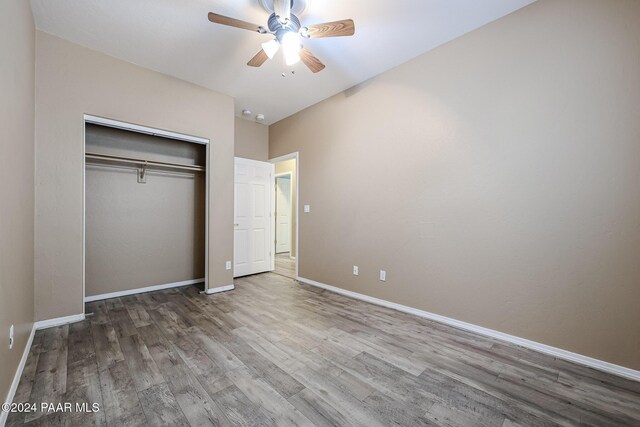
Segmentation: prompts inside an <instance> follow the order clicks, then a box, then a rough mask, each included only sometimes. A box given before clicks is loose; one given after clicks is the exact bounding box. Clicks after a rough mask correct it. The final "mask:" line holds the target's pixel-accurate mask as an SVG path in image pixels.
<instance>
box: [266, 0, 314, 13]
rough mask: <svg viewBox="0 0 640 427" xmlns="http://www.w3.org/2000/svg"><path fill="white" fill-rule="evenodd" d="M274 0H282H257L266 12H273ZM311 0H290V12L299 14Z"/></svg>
mask: <svg viewBox="0 0 640 427" xmlns="http://www.w3.org/2000/svg"><path fill="white" fill-rule="evenodd" d="M275 1H282V0H259V2H260V5H261V6H262V7H263V8H264V10H266V11H267V12H268V13H273V12H274V11H275V8H274V7H273V3H274V2H275ZM310 3H311V0H291V13H293V14H295V15H298V16H300V15H301V14H302V13H303V12H304V11H305V10H307V8H308V7H309V4H310Z"/></svg>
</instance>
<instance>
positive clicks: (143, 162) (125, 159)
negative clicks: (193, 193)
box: [84, 153, 206, 172]
mask: <svg viewBox="0 0 640 427" xmlns="http://www.w3.org/2000/svg"><path fill="white" fill-rule="evenodd" d="M84 156H85V158H87V159H94V160H109V161H114V162H121V163H130V164H135V165H139V166H158V167H164V168H173V169H181V170H189V171H194V172H205V171H206V168H205V167H203V166H196V165H183V164H180V163H169V162H156V161H153V160H142V159H135V158H132V157H122V156H111V155H108V154H97V153H85V155H84Z"/></svg>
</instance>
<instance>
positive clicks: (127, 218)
mask: <svg viewBox="0 0 640 427" xmlns="http://www.w3.org/2000/svg"><path fill="white" fill-rule="evenodd" d="M85 135H86V136H85V139H86V150H87V152H94V153H102V154H110V155H121V156H126V157H134V158H139V159H145V160H156V161H163V162H173V163H180V164H199V165H204V164H205V158H206V148H205V146H204V145H201V144H193V143H189V142H183V141H176V140H170V139H167V138H160V137H155V136H151V135H145V134H141V133H135V132H128V131H124V130H120V129H113V128H108V127H104V126H95V125H87V128H86V132H85ZM85 182H86V196H85V197H86V199H85V217H86V225H85V254H86V264H85V269H86V270H85V276H86V281H85V289H86V295H87V296H93V295H101V294H108V293H112V292H119V291H125V290H131V289H138V288H143V287H146V286H153V285H163V284H167V283H175V282H182V281H185V280H193V279H201V278H203V277H204V258H205V247H204V243H205V175H204V174H203V173H191V172H186V173H185V172H180V173H177V172H176V171H169V172H165V171H161V170H158V169H157V168H156V169H149V170H148V171H147V174H146V182H145V183H144V184H143V183H138V180H137V170H136V168H135V167H131V166H127V167H122V165H120V166H119V167H112V166H105V165H104V162H103V163H102V164H95V163H94V164H87V166H86V173H85Z"/></svg>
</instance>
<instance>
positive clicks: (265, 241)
mask: <svg viewBox="0 0 640 427" xmlns="http://www.w3.org/2000/svg"><path fill="white" fill-rule="evenodd" d="M273 168H274V165H273V164H271V163H267V162H258V161H255V160H248V159H241V158H238V157H236V159H235V185H234V188H235V190H234V198H235V202H234V257H233V258H234V266H233V276H234V277H239V276H246V275H248V274H256V273H262V272H265V271H270V270H271V242H272V239H273V236H272V234H271V228H272V225H271V224H272V221H271V197H272V196H271V194H272V192H273V190H272V189H273Z"/></svg>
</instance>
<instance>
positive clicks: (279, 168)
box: [276, 159, 298, 257]
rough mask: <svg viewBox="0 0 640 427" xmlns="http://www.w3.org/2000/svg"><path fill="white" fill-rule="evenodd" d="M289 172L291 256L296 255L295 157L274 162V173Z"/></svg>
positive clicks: (296, 200)
mask: <svg viewBox="0 0 640 427" xmlns="http://www.w3.org/2000/svg"><path fill="white" fill-rule="evenodd" d="M287 172H290V173H291V256H292V257H295V256H296V255H297V251H296V223H297V222H298V212H297V209H296V208H297V206H298V199H297V194H296V193H297V191H296V188H297V186H298V177H297V176H296V159H289V160H285V161H284V162H278V163H276V174H279V173H287Z"/></svg>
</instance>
